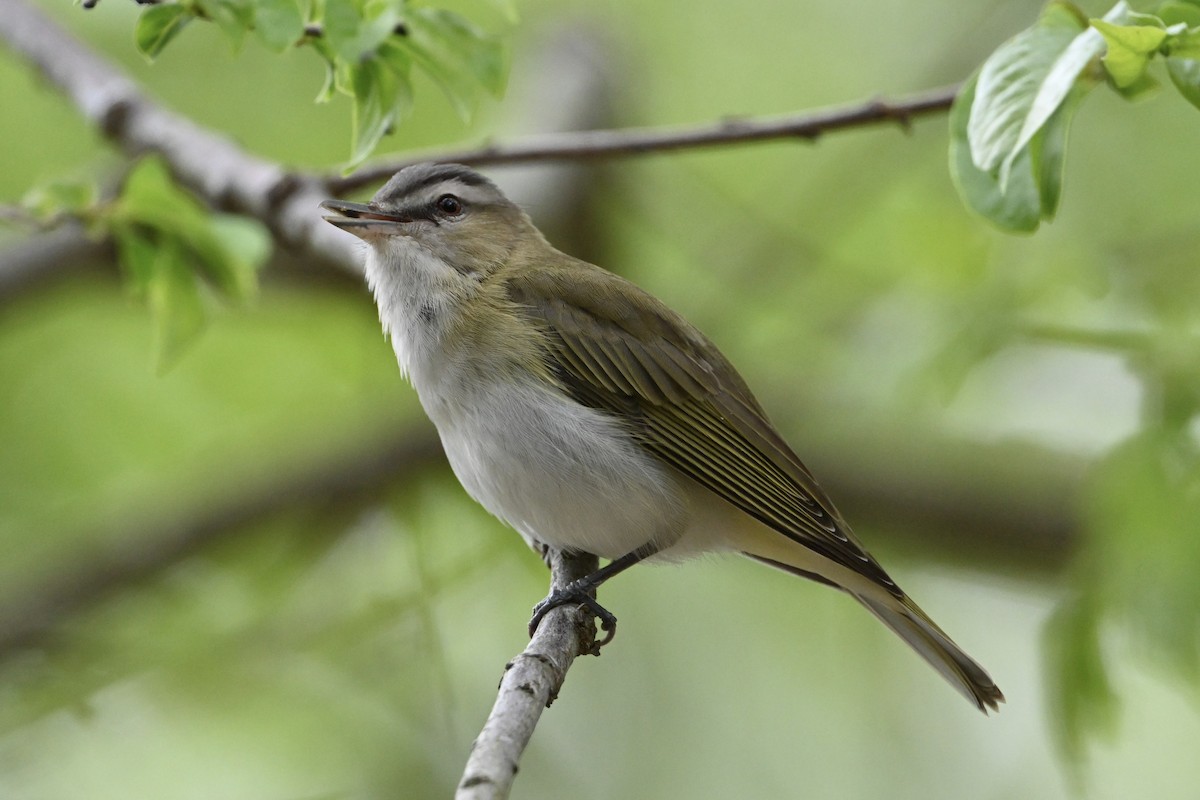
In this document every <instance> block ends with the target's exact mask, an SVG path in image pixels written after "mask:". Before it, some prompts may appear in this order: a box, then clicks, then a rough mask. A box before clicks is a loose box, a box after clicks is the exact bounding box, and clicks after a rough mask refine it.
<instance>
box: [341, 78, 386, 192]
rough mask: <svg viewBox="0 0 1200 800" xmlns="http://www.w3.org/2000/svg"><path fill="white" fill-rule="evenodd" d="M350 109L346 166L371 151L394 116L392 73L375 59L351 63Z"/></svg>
mask: <svg viewBox="0 0 1200 800" xmlns="http://www.w3.org/2000/svg"><path fill="white" fill-rule="evenodd" d="M350 70H351V73H350V74H351V82H352V87H353V91H354V109H353V112H352V114H351V118H350V130H351V138H352V145H351V151H350V163H349V164H348V165H347V167H346V169H351V168H353V167H355V166H358V165H359V164H361V163H362V162H363V160H365V159H366V158H367V156H369V155H371V152H372V151H373V150H374V149H375V145H377V144H378V143H379V140H380V139H382V138H383V135H384V134H385V133H387V132H388V129H389V128H390V127H391V125H392V123H393V122H394V121H395V117H396V83H397V81H396V77H395V74H394V73H393V72H392V71H391V70H390V69H388V68H387V67H386V66H385V65H384V64H383V63H381V62H380V61H378V60H374V59H373V60H369V61H364V62H363V63H361V64H358V65H357V66H354V67H351V68H350Z"/></svg>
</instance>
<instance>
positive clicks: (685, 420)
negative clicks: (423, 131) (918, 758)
mask: <svg viewBox="0 0 1200 800" xmlns="http://www.w3.org/2000/svg"><path fill="white" fill-rule="evenodd" d="M322 206H323V208H324V209H326V210H327V211H328V212H331V213H330V214H329V215H327V216H326V217H325V219H326V220H328V221H329V222H331V223H332V224H334V225H336V226H338V227H339V228H341V229H343V230H345V231H348V232H349V233H352V234H354V235H355V236H357V237H359V238H360V239H362V240H363V241H365V242H366V243H367V245H369V246H368V247H367V249H366V276H367V281H368V283H369V284H370V287H371V290H372V292H373V293H374V295H375V301H376V303H377V304H378V306H379V316H380V319H381V320H382V322H383V327H384V330H385V333H386V335H387V336H388V337H390V339H391V342H392V346H393V348H394V349H395V351H396V357H397V359H398V360H399V362H400V369H401V371H402V372H403V373H405V374H406V375H407V376H408V378H409V379H410V380H411V381H412V384H413V386H414V387H415V388H416V390H417V394H418V395H420V398H421V404H422V405H423V406H424V408H425V411H426V413H428V415H429V417H430V419H432V420H433V422H434V424H435V425H436V426H437V429H438V433H439V435H440V436H441V440H442V445H443V447H444V448H445V450H446V455H447V457H448V458H449V461H450V465H451V467H453V469H454V473H455V475H457V476H458V479H459V481H460V482H461V483H462V485H463V488H465V489H466V490H467V493H468V494H470V495H471V497H473V498H474V499H475V500H476V501H478V502H479V503H480V504H481V505H483V507H484V508H486V509H487V510H488V511H490V512H491V513H492V514H494V515H495V516H497V517H499V518H500V519H501V520H503V521H504V522H506V523H508V524H509V525H511V526H512V527H513V528H515V529H516V530H517V531H519V532H520V533H521V535H522V536H523V537H524V538H525V540H526V541H527V542H529V544H530V545H531V546H533V547H534V548H535V549H540V548H544V547H546V546H549V547H553V548H556V549H561V550H568V551H581V552H587V553H592V554H595V555H597V556H600V557H602V558H605V559H610V563H609V564H607V565H606V566H604V567H602V568H600V569H599V570H598V571H597V572H595V573H593V574H592V575H590V576H588V577H586V578H584V579H582V580H581V581H577V582H576V583H575V584H573V585H572V586H571V587H569V588H568V589H567V590H565V591H559V592H555V593H552V594H551V595H550V596H549V597H547V598H546V599H545V600H543V601H542V603H540V604H539V605H538V606H537V607H536V608H535V612H534V619H533V620H532V621H531V623H530V625H531V630H533V629H534V628H536V626H537V622H538V621H539V620H540V619H541V616H542V615H543V614H545V613H546V611H548V610H549V609H550V608H553V607H555V606H558V605H562V604H564V603H582V604H585V605H587V606H588V607H589V608H591V610H592V611H593V613H595V614H596V616H597V617H599V618H600V620H601V622H602V624H603V626H604V627H605V629H606V630H609V631H610V635H611V631H612V628H613V625H615V622H616V620H615V617H613V616H612V615H611V614H610V613H609V612H608V611H606V610H605V609H604V608H603V607H602V606H600V605H599V604H598V603H596V601H595V600H594V599H593V598H592V597H591V596H590V594H591V593H593V592H594V590H595V588H596V587H597V586H598V585H599V584H600V583H602V582H603V581H604V580H606V579H608V578H610V577H612V576H613V575H615V574H617V573H618V572H620V571H622V570H624V569H626V568H628V567H630V566H632V565H633V564H636V563H638V562H639V561H642V560H646V559H652V560H678V559H682V558H686V557H688V556H692V555H696V554H699V553H705V552H713V551H730V552H734V553H742V554H744V555H747V556H749V557H751V558H753V559H756V560H758V561H761V562H762V563H764V564H769V565H770V566H772V567H777V568H779V569H782V570H785V571H787V572H790V573H792V574H794V575H799V576H801V577H804V578H809V579H812V580H815V581H818V582H820V583H824V584H827V585H829V586H833V587H835V588H838V589H841V590H842V591H844V592H846V593H847V594H849V595H850V596H851V597H853V598H854V599H856V600H858V601H859V602H860V603H862V604H863V605H864V606H866V607H867V609H868V610H870V611H871V613H873V614H874V615H875V616H877V617H878V618H879V619H880V620H882V621H883V623H884V624H885V625H887V626H888V627H889V628H891V629H892V630H893V631H895V632H896V633H897V634H899V636H900V638H901V639H903V640H904V641H905V642H907V643H908V644H909V645H910V646H911V647H912V648H913V649H914V650H916V651H917V652H918V653H919V654H920V655H921V656H922V657H923V658H924V659H925V660H926V661H928V662H929V663H930V664H931V665H933V667H934V669H936V670H937V671H938V672H939V673H941V674H942V676H944V677H945V678H946V680H948V681H949V682H950V683H951V685H953V686H954V688H956V689H957V690H958V691H959V692H961V693H962V694H963V695H964V696H966V697H967V699H969V700H970V701H971V702H972V703H974V704H975V705H977V706H978V707H979V708H980V710H983V711H985V712H986V711H987V709H989V708H990V709H993V710H995V709H997V708H998V704H999V703H1000V702H1002V701H1003V700H1004V695H1003V694H1001V692H1000V689H999V688H998V687H997V686H996V684H995V683H994V682H993V681H992V679H991V678H990V677H989V676H988V674H987V672H985V671H984V670H983V668H982V667H980V666H979V665H978V664H977V663H975V661H973V660H972V659H971V658H970V657H969V656H968V655H967V654H966V653H964V652H963V651H962V650H960V649H959V648H958V646H957V645H955V644H954V642H952V641H951V640H950V637H948V636H947V635H946V634H945V633H943V632H942V629H941V628H939V627H938V626H937V625H936V624H934V622H933V620H931V619H930V618H929V617H928V616H926V615H925V613H924V612H923V611H921V609H920V608H918V607H917V605H916V603H914V602H913V601H912V600H910V599H909V597H908V595H906V594H905V593H904V592H903V591H901V590H900V587H899V586H897V585H896V583H895V581H893V580H892V579H891V578H890V577H888V574H887V573H886V572H884V570H883V568H882V567H881V566H880V565H879V563H878V562H877V561H876V560H875V559H874V558H872V557H871V555H870V553H868V552H867V551H866V549H865V548H864V547H863V546H862V544H861V543H860V542H859V541H858V539H857V538H856V537H855V535H854V534H853V533H852V532H851V530H850V526H849V525H848V524H847V523H846V521H845V520H844V519H843V518H842V515H841V514H840V513H838V510H837V509H836V508H835V507H834V505H833V503H832V502H831V501H830V499H829V498H828V497H827V496H826V494H825V492H824V491H822V489H821V487H820V486H818V485H817V482H816V480H815V479H814V478H813V476H812V473H810V472H809V471H808V468H807V467H805V466H804V464H803V463H801V461H800V459H799V457H797V456H796V454H795V453H794V452H792V449H791V448H790V447H789V446H788V445H787V443H786V442H785V441H784V440H783V437H782V436H780V435H779V433H778V432H777V431H776V430H775V428H774V426H772V425H771V423H770V421H768V419H767V415H766V412H764V411H763V409H762V406H761V405H759V403H758V401H757V400H756V399H755V398H754V395H753V394H751V392H750V389H749V387H747V386H746V382H745V381H744V380H743V379H742V377H741V376H740V375H739V374H738V373H737V371H736V370H735V369H734V368H733V365H732V364H730V363H729V361H728V360H726V358H725V357H724V356H723V355H721V353H720V351H718V350H717V348H716V347H715V346H714V345H713V344H712V342H710V341H709V340H708V339H707V338H705V336H704V335H703V334H702V333H700V332H699V331H698V330H696V328H694V327H693V326H692V325H690V324H689V323H688V322H687V321H686V320H684V319H683V318H682V317H681V316H679V315H678V314H676V313H675V312H673V311H672V310H671V309H669V308H667V307H666V306H665V305H663V304H662V303H661V302H659V301H658V300H656V299H655V298H653V297H651V296H650V295H649V294H647V293H646V292H644V291H642V290H641V289H639V288H638V287H637V286H635V285H633V284H632V283H630V282H629V281H627V280H625V279H623V278H620V277H618V276H617V275H614V274H612V273H611V272H607V271H606V270H603V269H601V268H600V267H597V266H594V265H592V264H589V263H587V262H584V261H580V260H579V259H576V258H572V257H571V256H569V255H566V254H565V253H562V252H560V251H558V250H556V249H555V248H554V247H552V246H551V245H550V244H549V243H548V242H547V241H546V239H545V237H543V236H542V234H541V232H540V231H539V230H538V229H537V228H536V227H534V225H533V223H532V222H531V221H530V219H529V217H528V216H527V215H526V214H525V212H524V211H522V210H521V209H520V208H519V207H518V206H517V205H516V204H514V203H513V202H511V201H510V200H509V199H508V198H506V197H505V196H504V194H503V193H501V192H500V190H499V189H497V188H496V186H495V184H493V183H492V182H491V181H490V180H488V179H487V178H485V177H483V176H482V175H480V174H479V173H477V172H475V171H473V170H471V169H468V168H466V167H463V166H459V165H456V164H419V165H416V166H411V167H407V168H405V169H402V170H401V171H400V172H398V173H396V175H395V176H394V177H393V178H392V179H391V180H390V181H388V182H387V184H386V185H385V186H384V187H383V188H382V189H380V190H379V192H378V193H377V194H376V195H375V196H374V197H373V198H372V199H371V202H370V203H367V204H365V205H364V204H360V203H348V202H343V201H340V200H329V201H326V202H325V203H323V204H322Z"/></svg>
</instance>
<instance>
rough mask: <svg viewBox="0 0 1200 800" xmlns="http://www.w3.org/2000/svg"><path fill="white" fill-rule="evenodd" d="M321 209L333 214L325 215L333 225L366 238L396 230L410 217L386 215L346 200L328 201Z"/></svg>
mask: <svg viewBox="0 0 1200 800" xmlns="http://www.w3.org/2000/svg"><path fill="white" fill-rule="evenodd" d="M321 208H323V209H325V210H326V211H331V212H333V213H332V214H326V215H324V219H325V221H326V222H328V223H329V224H331V225H336V226H337V227H339V228H341V229H342V230H344V231H346V232H347V233H353V234H354V235H355V236H366V235H369V234H371V233H384V232H385V231H386V229H388V228H392V229H394V228H396V227H398V226H400V225H403V224H405V223H408V222H412V219H411V218H409V217H403V216H399V215H397V214H386V213H384V212H382V211H379V210H377V209H374V208H371V207H370V206H368V205H364V204H362V203H348V202H346V201H345V200H326V201H325V202H323V203H321Z"/></svg>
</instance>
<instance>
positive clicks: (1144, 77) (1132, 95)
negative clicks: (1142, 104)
mask: <svg viewBox="0 0 1200 800" xmlns="http://www.w3.org/2000/svg"><path fill="white" fill-rule="evenodd" d="M1158 86H1159V83H1158V79H1157V78H1155V77H1154V76H1153V75H1151V74H1150V73H1149V72H1143V73H1142V74H1141V75H1139V76H1138V77H1137V79H1136V80H1134V82H1133V83H1131V84H1129V85H1127V86H1116V85H1114V86H1113V88H1114V89H1116V92H1117V94H1119V95H1121V97H1124V98H1125V99H1126V100H1140V99H1141V98H1143V97H1145V96H1146V95H1149V94H1152V93H1154V92H1155V91H1157V89H1158Z"/></svg>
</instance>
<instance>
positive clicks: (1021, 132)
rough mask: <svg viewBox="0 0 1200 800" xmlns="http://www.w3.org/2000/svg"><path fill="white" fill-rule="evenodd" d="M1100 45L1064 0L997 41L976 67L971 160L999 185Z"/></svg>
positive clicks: (969, 129)
mask: <svg viewBox="0 0 1200 800" xmlns="http://www.w3.org/2000/svg"><path fill="white" fill-rule="evenodd" d="M1120 5H1122V4H1119V7H1120ZM1102 48H1103V40H1102V38H1101V37H1100V36H1099V35H1098V34H1096V33H1093V32H1091V31H1088V30H1086V29H1085V26H1084V24H1083V23H1082V22H1081V20H1080V19H1079V17H1078V15H1077V14H1076V13H1075V12H1074V11H1073V10H1072V8H1070V7H1068V6H1066V5H1064V4H1062V3H1052V4H1051V5H1049V6H1048V7H1047V8H1046V10H1045V11H1044V12H1043V13H1042V16H1041V18H1040V19H1039V20H1038V22H1037V24H1036V25H1034V26H1033V27H1032V28H1029V29H1027V30H1025V31H1022V32H1021V33H1019V34H1017V35H1016V36H1015V37H1013V38H1012V39H1010V40H1009V41H1008V42H1006V43H1005V44H1003V45H1001V46H1000V48H999V49H997V50H996V52H995V53H993V54H992V55H991V56H990V57H989V58H988V60H987V61H986V62H984V65H983V67H982V68H981V69H980V71H979V78H978V83H977V88H976V92H975V101H974V102H973V103H972V105H971V108H970V111H969V119H968V123H967V136H968V139H969V141H970V150H971V154H972V158H973V159H974V163H975V165H976V166H977V167H978V168H979V169H980V170H982V171H984V172H987V173H993V174H996V175H997V176H998V177H999V179H1000V185H1001V187H1002V188H1003V187H1004V185H1005V184H1006V183H1007V181H1008V179H1009V174H1010V173H1011V172H1012V171H1013V169H1014V167H1015V166H1016V161H1017V159H1018V158H1019V157H1020V155H1021V153H1022V152H1024V151H1025V150H1026V149H1027V147H1028V145H1029V143H1030V141H1031V140H1032V139H1033V137H1034V136H1036V135H1037V133H1038V131H1040V130H1041V128H1042V126H1043V125H1045V124H1046V122H1047V120H1049V119H1050V117H1051V116H1052V115H1053V114H1054V113H1055V112H1056V111H1057V110H1058V108H1059V107H1060V106H1061V105H1062V103H1063V101H1064V100H1065V99H1066V97H1067V95H1068V94H1069V93H1070V92H1071V90H1072V89H1073V88H1074V87H1075V85H1076V83H1077V81H1078V78H1079V76H1080V74H1081V73H1082V72H1083V70H1084V68H1085V67H1086V66H1087V64H1088V63H1089V62H1090V61H1091V60H1092V59H1093V58H1095V57H1096V56H1097V55H1099V53H1100V52H1101V50H1102Z"/></svg>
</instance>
